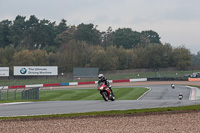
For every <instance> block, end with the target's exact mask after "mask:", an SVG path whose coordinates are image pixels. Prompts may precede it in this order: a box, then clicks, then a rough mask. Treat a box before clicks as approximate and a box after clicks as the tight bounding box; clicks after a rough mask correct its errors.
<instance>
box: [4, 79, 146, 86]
mask: <svg viewBox="0 0 200 133" xmlns="http://www.w3.org/2000/svg"><path fill="white" fill-rule="evenodd" d="M108 81H109V82H110V83H120V82H139V81H147V78H140V79H121V80H108ZM97 83H98V81H86V82H69V83H52V84H35V85H18V86H7V88H12V89H13V88H33V87H51V86H76V85H86V84H97ZM4 88H5V87H4Z"/></svg>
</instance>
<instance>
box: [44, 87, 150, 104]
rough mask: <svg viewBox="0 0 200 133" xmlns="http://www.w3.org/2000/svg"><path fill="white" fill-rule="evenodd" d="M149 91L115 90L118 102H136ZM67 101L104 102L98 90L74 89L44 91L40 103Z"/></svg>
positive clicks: (136, 89) (139, 89)
mask: <svg viewBox="0 0 200 133" xmlns="http://www.w3.org/2000/svg"><path fill="white" fill-rule="evenodd" d="M147 90H148V89H146V88H142V87H136V88H113V92H114V94H115V97H116V100H136V99H138V98H139V97H140V96H141V95H142V94H143V93H145V92H146V91H147ZM66 100H103V99H102V96H101V95H100V94H99V91H98V90H97V89H74V90H42V91H40V101H66Z"/></svg>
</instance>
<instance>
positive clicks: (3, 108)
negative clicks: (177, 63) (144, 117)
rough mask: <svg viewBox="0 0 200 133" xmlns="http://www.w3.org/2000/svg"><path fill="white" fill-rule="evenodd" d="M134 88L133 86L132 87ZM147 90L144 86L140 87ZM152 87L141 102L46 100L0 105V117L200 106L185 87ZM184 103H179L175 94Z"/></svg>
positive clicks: (199, 102)
mask: <svg viewBox="0 0 200 133" xmlns="http://www.w3.org/2000/svg"><path fill="white" fill-rule="evenodd" d="M132 87H133V86H132ZM143 87H147V86H143ZM148 87H150V88H151V91H149V92H148V93H147V94H145V95H144V96H143V97H142V98H140V100H116V101H114V102H111V101H109V102H105V101H103V100H100V101H45V102H29V103H20V104H0V116H1V117H4V116H27V115H46V114H63V113H81V112H92V111H109V110H128V109H142V108H158V107H176V106H187V105H197V104H200V101H198V100H189V98H190V95H191V89H190V88H188V87H185V86H176V88H175V89H172V88H171V87H169V85H154V86H148ZM179 93H182V94H183V96H184V97H183V100H178V94H179Z"/></svg>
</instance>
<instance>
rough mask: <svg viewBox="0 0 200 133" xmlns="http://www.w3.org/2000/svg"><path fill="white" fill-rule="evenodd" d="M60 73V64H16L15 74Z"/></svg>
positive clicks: (38, 74)
mask: <svg viewBox="0 0 200 133" xmlns="http://www.w3.org/2000/svg"><path fill="white" fill-rule="evenodd" d="M40 75H43V76H46V75H58V66H14V76H40Z"/></svg>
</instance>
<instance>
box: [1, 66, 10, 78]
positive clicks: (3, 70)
mask: <svg viewBox="0 0 200 133" xmlns="http://www.w3.org/2000/svg"><path fill="white" fill-rule="evenodd" d="M1 76H9V67H0V77H1Z"/></svg>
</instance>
